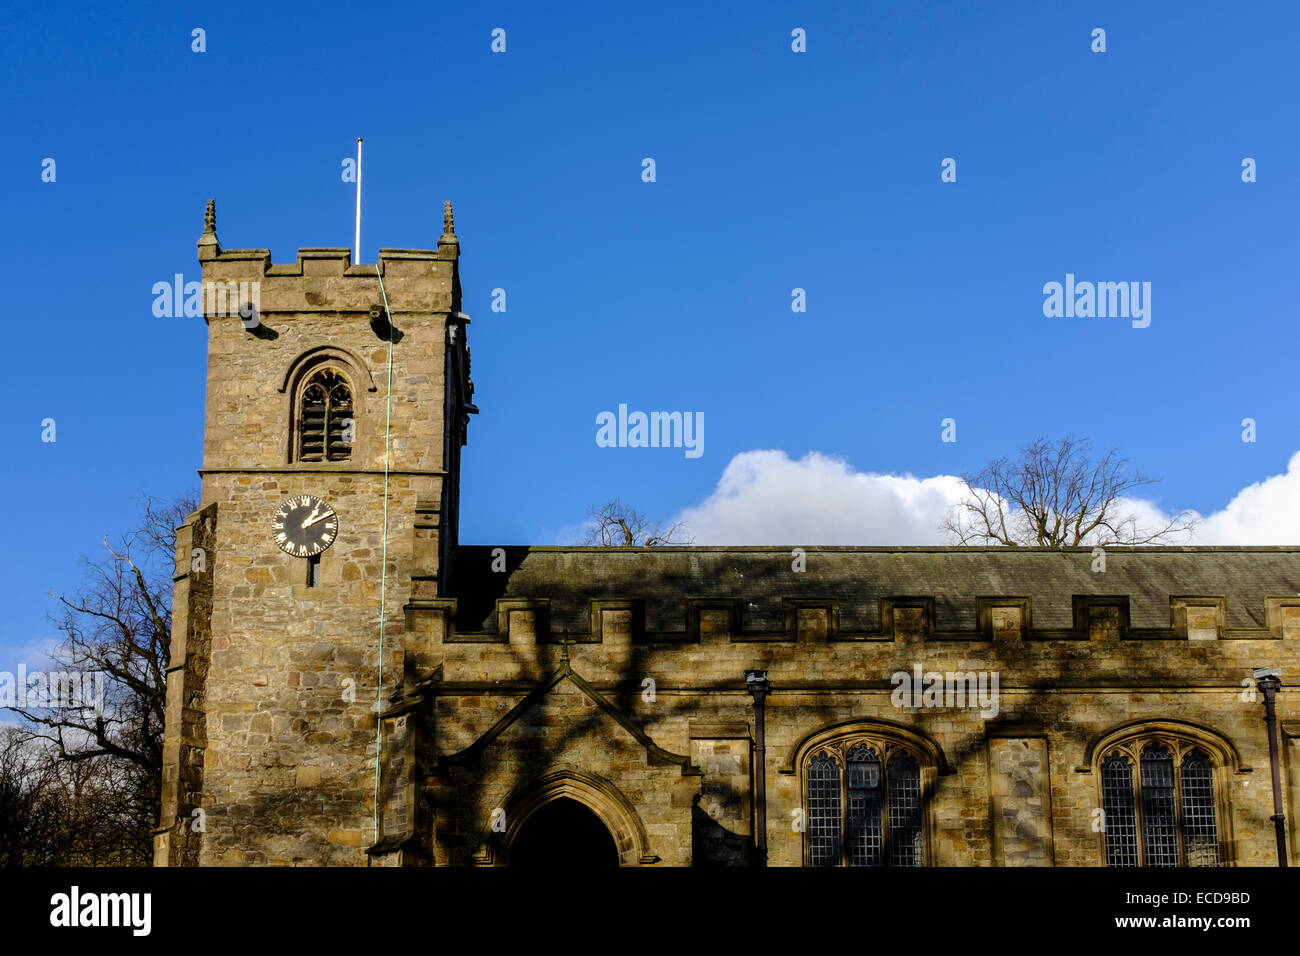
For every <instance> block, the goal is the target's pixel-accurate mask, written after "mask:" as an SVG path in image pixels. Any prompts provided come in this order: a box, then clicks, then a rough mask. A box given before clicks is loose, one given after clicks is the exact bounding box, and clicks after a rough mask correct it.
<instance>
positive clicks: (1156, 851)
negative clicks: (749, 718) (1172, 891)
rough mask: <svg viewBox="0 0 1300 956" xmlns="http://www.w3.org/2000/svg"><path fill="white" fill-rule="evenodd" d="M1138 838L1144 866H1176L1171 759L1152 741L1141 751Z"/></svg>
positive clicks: (1176, 847)
mask: <svg viewBox="0 0 1300 956" xmlns="http://www.w3.org/2000/svg"><path fill="white" fill-rule="evenodd" d="M1141 764H1142V840H1143V844H1144V848H1145V850H1146V865H1147V866H1177V865H1178V828H1177V822H1176V818H1175V809H1174V760H1173V756H1172V755H1171V754H1170V753H1169V751H1168V749H1166V748H1165V747H1164V746H1161V745H1159V744H1152V745H1150V746H1148V747H1147V748H1146V749H1145V750H1143V751H1142V761H1141Z"/></svg>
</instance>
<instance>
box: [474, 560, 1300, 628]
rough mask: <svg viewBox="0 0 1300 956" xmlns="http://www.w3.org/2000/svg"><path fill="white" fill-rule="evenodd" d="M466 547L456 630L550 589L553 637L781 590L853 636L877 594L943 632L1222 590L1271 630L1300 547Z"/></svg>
mask: <svg viewBox="0 0 1300 956" xmlns="http://www.w3.org/2000/svg"><path fill="white" fill-rule="evenodd" d="M493 550H494V549H493V548H492V547H491V546H462V547H461V548H460V549H459V550H458V555H457V564H456V575H455V583H454V585H453V596H455V597H456V598H457V599H458V613H457V629H458V630H468V631H482V630H495V628H496V613H495V609H496V600H497V599H498V598H545V599H548V600H549V602H550V618H551V629H552V631H553V632H556V633H558V632H560V631H561V630H569V631H572V632H585V631H587V629H588V626H589V623H590V619H591V612H590V601H591V600H592V599H600V598H606V599H609V598H622V599H626V598H636V599H642V600H644V601H645V628H646V630H647V631H652V632H653V631H680V630H681V629H682V627H683V621H684V615H685V608H686V602H687V600H688V599H691V598H695V599H734V600H737V601H739V602H740V604H741V609H742V611H741V613H742V615H743V628H744V630H745V631H746V632H749V631H765V630H771V631H776V630H779V629H781V628H782V627H783V599H814V598H831V599H835V600H837V601H838V606H839V614H840V622H839V628H840V630H841V631H842V632H843V631H854V630H875V629H878V628H879V627H880V604H879V601H880V599H881V598H886V597H900V596H910V597H916V596H921V597H932V598H933V599H934V626H935V630H936V631H947V630H953V631H958V630H971V629H974V628H975V627H976V626H977V621H976V617H977V614H976V599H977V598H981V597H998V596H1017V597H1018V596H1027V597H1029V598H1030V600H1031V602H1032V603H1031V608H1032V611H1031V613H1032V620H1033V626H1034V627H1035V628H1036V629H1037V628H1069V627H1071V626H1072V624H1073V598H1074V596H1075V595H1124V596H1127V597H1128V598H1129V608H1130V625H1131V626H1132V627H1133V628H1144V627H1149V628H1167V627H1169V624H1170V598H1171V597H1174V596H1201V597H1205V596H1210V597H1214V596H1222V597H1224V598H1225V599H1226V604H1227V619H1226V625H1227V627H1229V628H1252V627H1264V626H1265V625H1266V619H1265V601H1264V599H1265V597H1266V596H1288V597H1295V596H1297V595H1300V547H1204V548H1193V547H1175V548H1109V549H1107V551H1106V571H1105V573H1100V574H1099V573H1094V572H1093V571H1092V570H1091V567H1092V560H1093V559H1092V552H1091V549H1088V548H1077V549H1064V550H1060V549H1049V548H961V547H956V548H954V547H913V548H882V547H876V548H853V547H808V548H805V549H804V551H805V553H806V567H807V570H806V571H804V572H802V573H795V572H793V571H792V570H791V561H792V560H793V558H792V550H793V549H792V548H788V547H787V548H776V547H733V548H704V547H666V548H626V549H625V548H591V547H507V548H505V552H506V566H507V572H506V573H500V572H493V571H491V565H492V560H493Z"/></svg>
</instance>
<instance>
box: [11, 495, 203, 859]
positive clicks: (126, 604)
mask: <svg viewBox="0 0 1300 956" xmlns="http://www.w3.org/2000/svg"><path fill="white" fill-rule="evenodd" d="M197 507H198V500H197V497H196V496H194V495H184V496H182V497H180V498H178V499H176V500H175V501H172V502H169V503H160V502H159V501H158V500H157V499H154V498H146V499H145V504H144V516H143V521H142V524H141V526H140V527H139V528H137V529H136V530H134V531H131V532H128V533H126V534H125V535H123V536H122V537H121V538H120V540H119V541H118V542H116V543H115V544H110V543H109V541H108V539H107V538H105V539H104V548H105V550H106V551H107V552H108V556H107V557H105V558H103V559H101V560H99V561H94V562H92V561H89V560H86V561H84V562H83V563H84V565H85V567H86V570H87V580H86V582H85V583H84V584H83V586H82V588H81V589H80V590H79V591H78V592H77V594H76V595H75V596H73V597H67V596H65V595H63V594H52V596H53V597H55V598H56V599H57V600H58V601H59V603H60V604H61V605H62V606H63V613H62V616H61V617H59V618H57V619H56V620H55V621H54V623H55V626H56V627H57V628H58V629H59V631H61V632H62V634H63V640H62V642H61V643H60V645H59V646H58V647H57V648H56V649H55V650H54V651H53V652H51V654H50V659H51V662H52V663H53V664H54V665H55V666H56V667H61V668H63V669H64V672H66V673H68V674H72V675H76V676H77V677H79V678H80V679H81V689H82V693H81V694H79V695H77V697H76V699H73V700H69V699H66V698H64V699H56V698H55V697H54V695H53V688H52V687H51V688H50V690H51V694H50V697H51V699H50V700H48V701H46V702H45V703H44V704H43V705H42V706H33V705H31V704H28V705H27V706H15V707H11V708H8V709H10V710H12V711H14V712H15V713H16V714H18V715H20V716H21V717H22V718H24V720H25V721H27V724H28V731H29V733H30V735H31V737H32V738H34V739H39V740H43V741H47V742H48V745H49V746H50V747H52V748H53V752H54V754H55V755H56V756H57V758H58V759H59V760H60V761H62V762H66V763H69V764H73V765H75V764H84V765H85V769H84V770H83V771H81V772H79V773H78V772H74V771H73V770H72V769H71V768H66V769H65V770H64V771H63V773H62V779H63V780H64V781H70V784H69V785H70V786H72V788H73V798H74V800H75V799H79V798H80V797H82V796H84V795H87V794H92V793H93V795H94V797H95V800H96V802H97V806H96V807H95V808H93V812H91V811H92V808H88V807H87V806H85V805H82V806H79V807H78V808H77V812H78V813H81V814H83V815H87V819H91V820H97V822H96V823H93V824H88V825H87V827H86V828H84V831H85V832H84V834H83V835H84V836H85V838H86V840H88V841H89V840H91V838H92V836H93V834H92V833H91V832H90V831H92V830H94V829H95V828H96V827H99V828H103V827H105V826H107V824H108V822H109V818H111V820H112V821H114V822H115V828H116V829H115V832H120V833H122V834H123V838H124V839H125V840H126V841H127V843H128V844H129V845H127V846H123V847H121V848H120V850H121V852H120V853H118V854H117V857H116V858H117V861H118V862H119V863H125V862H136V863H147V862H148V856H149V854H150V840H151V838H150V835H149V831H150V830H151V829H152V828H153V827H154V826H155V825H156V824H157V821H158V807H159V798H160V785H161V780H162V743H163V718H164V714H165V712H166V691H167V678H166V675H167V665H168V656H169V653H170V646H171V621H172V613H171V600H172V574H173V571H174V560H175V550H176V528H177V526H178V525H180V524H181V522H182V521H184V519H185V518H186V517H187V516H188V515H189V514H190V513H191V512H193V511H194V510H195V509H196V508H197ZM92 675H93V676H94V677H95V685H96V686H97V688H99V689H102V699H96V700H94V701H90V700H88V699H87V695H86V694H85V689H86V687H87V686H90V685H89V683H88V678H89V677H90V676H92ZM117 824H121V825H120V826H117ZM109 829H114V827H110V828H109ZM83 855H84V854H83ZM93 855H95V854H92V856H93Z"/></svg>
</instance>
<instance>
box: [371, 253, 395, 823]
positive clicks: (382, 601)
mask: <svg viewBox="0 0 1300 956" xmlns="http://www.w3.org/2000/svg"><path fill="white" fill-rule="evenodd" d="M375 276H376V278H378V279H379V294H380V295H381V296H383V298H384V319H385V321H386V322H387V323H388V393H387V396H386V403H387V409H386V410H385V412H384V546H383V565H382V566H381V567H380V569H379V677H378V679H377V680H376V682H375V842H376V843H378V842H379V757H380V754H381V752H382V750H383V743H384V723H383V721H382V720H381V719H380V714H382V713H383V693H384V618H385V617H386V616H387V598H388V450H389V440H390V437H391V429H392V424H393V314H392V312H391V311H390V310H389V308H388V293H387V292H385V291H384V275H383V268H382V265H381V263H380V262H379V261H378V260H377V259H376V260H375Z"/></svg>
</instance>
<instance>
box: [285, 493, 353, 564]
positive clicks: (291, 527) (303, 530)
mask: <svg viewBox="0 0 1300 956" xmlns="http://www.w3.org/2000/svg"><path fill="white" fill-rule="evenodd" d="M338 533H339V516H338V515H337V514H335V513H334V509H333V508H331V507H330V506H329V505H328V504H326V503H325V502H324V501H322V500H321V499H320V498H317V497H316V496H315V495H298V496H296V497H294V498H289V499H288V500H287V501H285V502H284V503H283V504H282V505H280V507H279V508H277V509H276V512H275V517H274V518H273V519H272V520H271V536H272V537H273V538H275V543H276V544H278V545H279V546H280V550H282V551H285V552H287V553H289V554H292V555H293V556H294V557H295V558H310V557H312V556H313V555H317V554H320V553H321V552H322V551H324V550H325V549H326V548H328V547H329V546H330V545H331V544H333V543H334V539H335V538H336V537H337V536H338Z"/></svg>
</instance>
